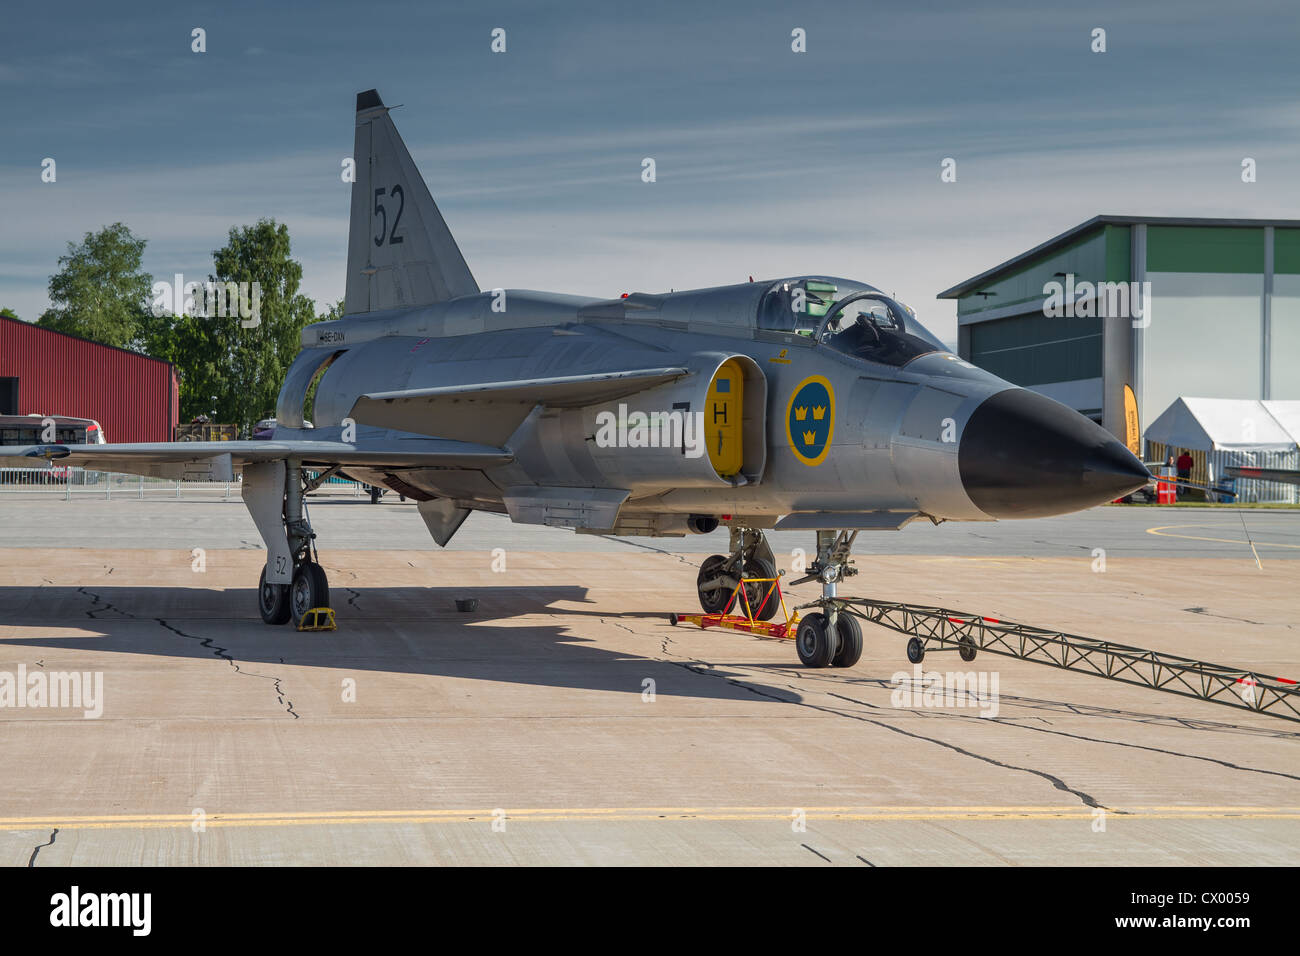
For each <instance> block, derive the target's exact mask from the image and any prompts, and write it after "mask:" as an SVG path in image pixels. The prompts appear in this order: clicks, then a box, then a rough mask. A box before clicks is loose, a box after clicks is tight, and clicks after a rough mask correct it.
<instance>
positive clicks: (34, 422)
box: [0, 414, 108, 445]
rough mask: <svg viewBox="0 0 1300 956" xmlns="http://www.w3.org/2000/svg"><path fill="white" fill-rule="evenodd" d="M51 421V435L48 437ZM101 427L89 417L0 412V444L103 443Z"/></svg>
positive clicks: (104, 442)
mask: <svg viewBox="0 0 1300 956" xmlns="http://www.w3.org/2000/svg"><path fill="white" fill-rule="evenodd" d="M50 424H53V426H54V431H53V433H52V434H53V438H52V439H51V438H50V437H49V435H50V432H49V431H48V429H49V426H50ZM107 443H108V439H107V438H105V437H104V429H103V428H101V427H100V424H99V422H97V421H95V420H94V419H93V418H73V417H71V416H69V415H36V414H32V415H0V445H52V444H58V445H104V444H107Z"/></svg>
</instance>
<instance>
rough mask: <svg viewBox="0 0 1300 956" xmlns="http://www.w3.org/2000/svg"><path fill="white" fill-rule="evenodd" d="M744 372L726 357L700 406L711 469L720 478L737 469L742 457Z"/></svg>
mask: <svg viewBox="0 0 1300 956" xmlns="http://www.w3.org/2000/svg"><path fill="white" fill-rule="evenodd" d="M744 400H745V373H744V372H743V371H742V370H741V368H740V363H739V362H737V361H736V360H735V359H727V361H725V362H723V363H722V364H721V365H719V366H718V370H717V371H716V372H714V373H713V381H712V382H710V383H709V397H708V399H707V400H706V403H705V409H704V441H705V446H706V447H707V448H708V449H709V461H710V462H712V464H713V470H714V471H716V472H717V473H718V474H719V475H720V476H722V477H723V478H730V477H731V476H732V475H734V474H736V472H738V471H740V467H741V465H743V464H744V461H745V449H744V445H743V440H744V428H743V424H744V423H743V422H742V421H741V416H742V414H743V412H744V407H745V405H744Z"/></svg>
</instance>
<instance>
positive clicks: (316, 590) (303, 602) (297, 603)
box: [289, 561, 330, 621]
mask: <svg viewBox="0 0 1300 956" xmlns="http://www.w3.org/2000/svg"><path fill="white" fill-rule="evenodd" d="M289 605H290V609H291V611H292V612H293V619H294V620H295V621H301V620H302V616H303V615H304V614H306V613H307V612H308V611H310V610H311V609H312V608H314V607H329V606H330V587H329V582H328V581H327V580H326V579H325V571H324V569H323V568H322V567H321V566H320V565H319V564H316V563H315V562H312V561H305V562H303V563H302V564H300V565H298V567H296V568H294V571H293V584H291V585H289Z"/></svg>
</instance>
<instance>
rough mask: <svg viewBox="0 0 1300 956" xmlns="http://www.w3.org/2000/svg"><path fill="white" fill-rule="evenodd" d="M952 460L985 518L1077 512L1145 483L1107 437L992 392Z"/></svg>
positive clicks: (1021, 397)
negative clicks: (955, 458)
mask: <svg viewBox="0 0 1300 956" xmlns="http://www.w3.org/2000/svg"><path fill="white" fill-rule="evenodd" d="M957 460H958V467H959V468H960V471H961V480H962V484H963V485H964V486H965V488H966V494H967V495H968V496H969V497H970V499H971V501H972V502H974V503H975V506H976V507H977V508H979V509H980V510H981V511H983V512H984V513H985V514H987V515H989V516H990V517H993V518H1038V517H1043V516H1045V515H1059V514H1067V513H1069V512H1071V511H1080V510H1082V509H1084V508H1090V507H1092V506H1093V505H1099V504H1104V503H1105V502H1107V501H1112V500H1114V499H1115V498H1118V497H1120V496H1121V495H1126V494H1128V493H1129V492H1130V491H1135V490H1136V489H1138V488H1141V487H1142V486H1143V485H1144V484H1146V482H1147V480H1148V477H1149V476H1148V473H1147V470H1146V468H1145V467H1144V466H1143V464H1142V462H1140V461H1138V459H1137V458H1136V457H1134V455H1133V454H1132V452H1130V451H1129V450H1128V449H1127V448H1126V447H1124V445H1122V444H1121V443H1120V442H1119V441H1117V440H1116V439H1115V437H1114V436H1113V435H1112V434H1111V433H1110V432H1108V431H1106V430H1105V429H1104V428H1102V427H1101V426H1100V425H1097V424H1096V423H1095V422H1092V421H1090V420H1089V419H1087V418H1085V417H1083V416H1082V415H1080V414H1079V413H1078V412H1076V411H1075V410H1074V409H1072V408H1067V407H1066V406H1064V405H1062V404H1061V403H1059V402H1055V401H1053V400H1052V399H1050V398H1047V397H1046V396H1045V395H1040V394H1038V393H1037V392H1031V391H1029V390H1027V389H1023V388H1012V389H1008V390H1006V391H1004V392H998V393H997V394H996V395H992V396H990V397H989V398H987V399H985V400H984V402H983V404H981V405H980V406H979V407H978V408H976V409H975V413H974V414H973V415H972V416H971V418H970V421H969V422H967V423H966V428H965V430H964V431H963V432H962V436H961V444H960V445H959V446H958V449H957Z"/></svg>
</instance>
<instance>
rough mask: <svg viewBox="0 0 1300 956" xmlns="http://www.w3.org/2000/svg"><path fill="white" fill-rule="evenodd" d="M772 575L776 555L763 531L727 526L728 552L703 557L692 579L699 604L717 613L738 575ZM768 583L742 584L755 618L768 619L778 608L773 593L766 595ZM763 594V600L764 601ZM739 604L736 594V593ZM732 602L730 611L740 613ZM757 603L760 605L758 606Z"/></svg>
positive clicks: (726, 600)
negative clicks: (729, 552)
mask: <svg viewBox="0 0 1300 956" xmlns="http://www.w3.org/2000/svg"><path fill="white" fill-rule="evenodd" d="M742 577H745V578H774V577H776V558H775V556H774V555H773V554H772V549H771V547H770V546H769V545H768V543H767V539H766V538H764V537H763V532H761V531H758V530H755V529H753V528H734V527H733V528H732V529H731V554H730V555H725V554H714V555H710V556H709V557H707V558H705V559H704V563H703V564H701V565H700V573H699V575H698V576H697V577H696V579H695V583H696V586H697V587H698V589H699V595H700V607H702V608H703V609H704V612H705V613H706V614H721V613H722V612H723V610H725V609H726V607H727V602H728V601H730V600H731V595H732V593H733V592H734V591H735V590H736V585H738V584H739V583H740V579H741V578H742ZM771 589H772V585H771V584H770V583H762V582H755V583H753V584H746V585H745V598H746V599H747V600H748V601H749V611H750V613H752V614H753V615H754V618H755V619H756V620H759V621H770V620H772V618H773V617H775V616H776V612H777V611H779V610H780V609H781V602H780V601H778V600H776V595H775V594H772V596H771V597H768V592H769V591H770V590H771ZM764 598H766V599H767V603H764ZM737 605H739V597H737ZM737 605H733V606H732V609H731V613H732V614H744V613H745V608H744V607H743V606H737ZM760 605H761V607H760Z"/></svg>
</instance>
